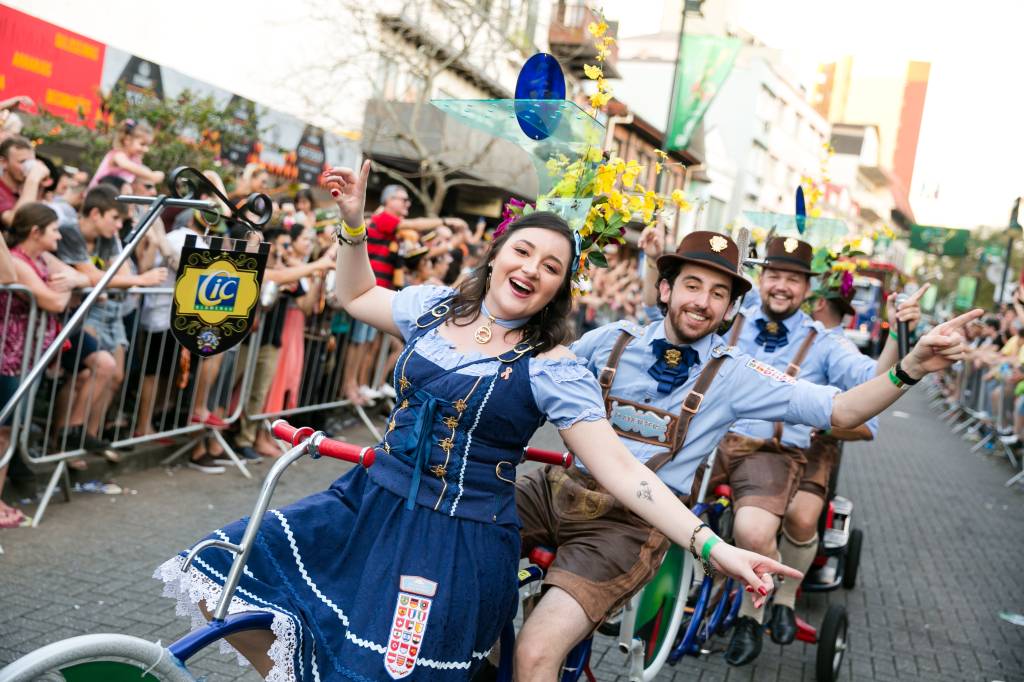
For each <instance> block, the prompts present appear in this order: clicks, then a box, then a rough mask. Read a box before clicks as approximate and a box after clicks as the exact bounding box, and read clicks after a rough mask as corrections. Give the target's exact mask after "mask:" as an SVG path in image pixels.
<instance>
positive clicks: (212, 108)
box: [24, 86, 258, 176]
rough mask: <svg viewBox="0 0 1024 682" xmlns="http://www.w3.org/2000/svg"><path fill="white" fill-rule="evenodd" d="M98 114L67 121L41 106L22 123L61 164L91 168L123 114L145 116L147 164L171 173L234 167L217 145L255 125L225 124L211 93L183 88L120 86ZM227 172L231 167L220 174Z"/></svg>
mask: <svg viewBox="0 0 1024 682" xmlns="http://www.w3.org/2000/svg"><path fill="white" fill-rule="evenodd" d="M101 114H102V115H101V117H100V118H99V119H98V120H97V121H96V126H95V128H92V129H91V128H88V127H86V126H85V119H84V117H83V116H81V114H80V116H79V118H80V121H81V124H80V125H69V124H68V123H67V122H65V121H64V120H63V119H59V118H57V117H55V116H53V115H51V114H49V113H46V112H45V111H43V112H41V113H40V115H38V116H36V117H33V118H32V119H31V120H29V121H27V122H26V125H25V129H24V134H25V135H26V137H28V138H29V139H31V140H33V141H34V142H35V143H36V145H37V146H39V145H45V146H46V147H47V148H48V149H50V150H52V152H51V154H50V155H51V156H53V157H56V160H57V161H59V162H62V163H71V162H73V163H74V164H75V165H79V166H82V167H84V168H86V169H88V170H89V171H94V170H95V169H96V168H97V167H98V166H99V164H100V161H101V160H102V159H103V155H104V154H106V153H107V152H108V151H109V150H110V148H111V146H112V144H113V138H114V130H115V128H116V127H117V124H118V123H119V122H120V121H123V120H124V119H125V118H134V119H135V120H139V121H146V122H148V123H149V124H150V125H151V126H153V131H154V139H153V144H152V146H151V147H150V151H149V153H148V154H147V155H146V158H145V163H146V165H148V166H149V167H150V168H155V169H158V170H163V171H164V172H170V171H171V170H172V169H174V168H176V167H177V166H182V165H186V166H192V167H194V168H198V169H200V170H203V169H207V168H216V169H218V170H220V171H222V172H223V171H225V170H228V171H234V170H237V169H235V168H233V167H232V165H231V164H229V162H228V161H227V159H226V158H223V157H222V156H221V149H222V148H224V147H226V146H228V145H232V144H241V143H243V142H244V141H245V138H247V137H248V138H249V139H252V137H255V136H256V135H257V134H258V133H257V131H256V130H255V129H253V130H245V129H244V127H243V128H241V129H239V128H236V127H234V126H226V125H225V116H224V111H223V106H221V105H218V104H217V102H216V101H214V99H213V97H211V96H209V95H199V94H197V93H194V92H192V91H190V90H184V91H182V93H181V94H180V95H178V96H177V97H176V98H174V99H168V100H160V99H156V98H155V97H141V98H140V97H138V96H132V97H129V95H128V93H127V92H125V90H124V89H123V88H122V87H120V86H118V87H115V88H114V89H113V91H112V92H111V93H110V94H109V95H105V96H104V97H103V98H102V104H101ZM224 174H225V175H227V176H230V175H233V172H229V173H224Z"/></svg>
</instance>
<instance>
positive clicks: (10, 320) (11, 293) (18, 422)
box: [0, 284, 39, 554]
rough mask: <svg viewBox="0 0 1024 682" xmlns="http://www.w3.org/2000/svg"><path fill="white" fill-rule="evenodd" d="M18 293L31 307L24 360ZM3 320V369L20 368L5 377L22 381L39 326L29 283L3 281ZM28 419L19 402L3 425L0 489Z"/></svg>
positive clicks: (0, 316)
mask: <svg viewBox="0 0 1024 682" xmlns="http://www.w3.org/2000/svg"><path fill="white" fill-rule="evenodd" d="M15 297H17V299H18V300H20V301H22V302H24V304H25V305H26V306H27V308H28V311H27V313H26V314H25V315H24V317H25V319H24V336H23V339H22V341H21V344H22V351H21V358H20V360H18V359H17V358H16V357H14V354H15V353H16V352H17V349H16V347H15V346H16V344H17V340H16V339H15V338H14V337H13V336H12V332H13V333H15V334H16V333H19V332H18V331H16V330H18V329H19V328H20V327H21V320H19V319H16V318H18V317H21V316H20V315H19V314H18V312H17V311H15V310H12V308H13V307H15V305H14V304H15V301H16V298H15ZM0 323H2V326H0V358H2V361H3V365H4V367H3V369H4V370H5V371H10V370H13V369H16V371H17V373H15V374H7V375H5V379H4V380H5V381H7V380H8V378H7V377H17V379H18V383H19V385H20V384H21V383H22V382H23V381H24V380H25V377H26V376H27V375H28V371H29V368H30V367H31V363H30V362H29V358H30V357H31V352H30V351H31V349H32V347H33V341H34V339H35V334H36V328H37V327H38V324H39V308H38V306H37V305H36V300H35V297H34V296H33V295H32V292H31V291H29V289H28V287H26V286H24V285H21V284H6V285H0ZM9 354H11V357H8V355H9ZM8 365H11V366H8ZM24 422H25V409H24V406H23V405H18V406H17V408H16V409H15V410H14V412H13V414H11V416H10V424H5V425H3V426H0V491H2V490H3V488H4V485H5V484H6V482H7V477H8V475H9V471H8V467H9V465H10V464H11V461H12V460H13V458H14V455H15V454H16V453H17V450H18V441H19V434H20V432H21V431H22V429H24ZM0 554H3V547H2V546H0Z"/></svg>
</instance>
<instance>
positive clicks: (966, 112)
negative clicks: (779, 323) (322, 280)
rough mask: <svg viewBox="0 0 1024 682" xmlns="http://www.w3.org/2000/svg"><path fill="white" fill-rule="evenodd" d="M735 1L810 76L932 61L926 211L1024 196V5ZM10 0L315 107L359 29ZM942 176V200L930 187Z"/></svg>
mask: <svg viewBox="0 0 1024 682" xmlns="http://www.w3.org/2000/svg"><path fill="white" fill-rule="evenodd" d="M309 1H310V0H303V2H309ZM424 1H426V0H424ZM600 1H601V0H599V2H600ZM726 1H729V2H733V3H735V4H736V6H737V12H738V15H739V16H738V19H737V23H739V24H740V25H742V26H744V27H745V28H746V29H747V30H749V31H750V32H752V33H754V34H755V35H757V36H758V37H759V38H760V39H761V40H762V41H763V42H764V43H766V44H768V45H770V46H772V47H777V48H781V49H783V50H785V56H786V61H787V62H788V63H790V64H791V65H792V66H794V67H796V68H797V70H798V73H801V74H804V76H803V77H804V78H806V79H807V81H808V82H809V81H810V79H811V78H812V77H813V73H814V68H815V66H816V65H817V64H818V63H821V62H825V61H831V60H832V59H834V58H836V57H839V56H842V55H845V54H852V55H853V56H854V57H855V58H856V60H857V62H858V64H859V65H863V64H864V63H865V62H898V61H905V60H907V59H921V60H925V61H930V62H931V63H932V70H931V77H930V81H929V84H928V94H927V99H926V102H925V111H924V121H923V125H922V131H921V139H920V141H919V144H918V153H917V162H916V165H915V177H914V186H913V187H911V188H910V189H911V200H912V202H913V206H914V211H915V214H916V217H917V218H918V221H919V222H922V223H927V224H936V225H949V226H956V227H975V226H977V225H1005V224H1006V221H1007V219H1008V217H1009V211H1010V206H1011V204H1012V202H1013V199H1014V197H1016V196H1018V195H1021V194H1024V165H1022V163H1021V162H1022V161H1024V134H1022V130H1021V125H1020V123H1019V121H1020V120H1022V119H1024V87H1022V82H1021V81H1022V77H1021V74H1022V73H1024V45H1022V42H1024V41H1021V36H1022V34H1024V2H1021V1H1020V0H972V1H971V2H965V1H963V0H961V1H959V2H953V1H951V0H856V1H854V0H706V2H707V3H718V2H726ZM4 2H5V4H8V5H10V6H13V7H16V8H18V9H20V10H22V11H25V12H28V13H30V14H34V15H36V16H40V17H42V18H44V19H46V20H48V21H52V22H54V23H56V24H59V25H63V26H66V27H67V28H69V29H71V30H75V31H78V32H80V33H83V34H85V35H87V36H90V37H93V38H95V39H98V40H102V41H105V42H107V43H108V44H111V45H114V46H116V47H120V48H121V49H124V50H127V51H130V52H134V53H135V54H139V55H142V56H144V57H147V58H149V59H152V60H154V61H158V62H161V63H163V64H167V65H168V66H171V67H173V68H176V69H178V70H180V71H182V72H184V73H186V74H189V75H192V76H195V77H198V78H201V79H204V80H207V81H209V82H211V83H213V84H215V85H219V86H221V87H224V88H227V89H230V90H232V91H234V92H237V93H239V94H242V95H245V96H248V97H251V98H253V99H255V100H257V101H261V102H264V103H266V104H270V105H273V106H275V107H276V108H279V109H281V110H284V111H288V112H289V113H295V114H301V113H303V112H299V111H297V110H296V109H297V107H296V102H294V101H292V97H290V96H289V94H288V91H289V90H292V91H294V88H295V87H299V88H300V89H301V87H302V85H301V83H296V78H295V76H294V69H293V68H290V67H291V66H292V65H293V64H295V63H300V62H301V63H308V62H307V61H306V60H308V59H310V57H311V55H316V54H318V50H319V51H322V50H324V49H326V48H327V46H329V45H331V44H334V43H337V42H341V43H343V42H344V39H345V37H344V36H337V35H325V30H324V27H321V26H304V27H297V26H296V25H295V23H296V22H295V21H294V19H295V17H296V14H295V11H294V10H293V9H288V5H286V4H282V3H280V2H277V1H276V0H248V1H247V2H245V3H242V2H237V1H234V2H212V3H211V2H208V0H178V2H174V3H148V2H140V1H139V0H92V1H91V2H88V3H83V2H81V1H80V0H4ZM601 4H603V6H604V9H605V13H606V15H607V16H608V18H609V19H617V20H618V21H619V22H620V35H621V36H629V35H642V34H645V33H652V32H655V31H657V30H659V26H660V19H661V7H662V0H603V2H601ZM314 58H315V57H314ZM211 65H213V66H212V67H211ZM936 186H937V187H938V188H939V198H938V200H937V201H925V200H924V199H923V198H922V197H920V196H919V193H920V192H921V189H922V187H924V188H929V189H931V190H932V191H934V188H935V187H936Z"/></svg>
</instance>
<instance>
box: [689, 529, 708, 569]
mask: <svg viewBox="0 0 1024 682" xmlns="http://www.w3.org/2000/svg"><path fill="white" fill-rule="evenodd" d="M704 528H707V529H708V530H711V526H709V525H708V524H706V523H702V524H700V525H699V526H697V527H696V528H694V529H693V532H692V533H690V554H692V555H693V558H694V559H696V560H700V555H698V554H697V547H696V544H697V533H699V532H701V530H703V529H704Z"/></svg>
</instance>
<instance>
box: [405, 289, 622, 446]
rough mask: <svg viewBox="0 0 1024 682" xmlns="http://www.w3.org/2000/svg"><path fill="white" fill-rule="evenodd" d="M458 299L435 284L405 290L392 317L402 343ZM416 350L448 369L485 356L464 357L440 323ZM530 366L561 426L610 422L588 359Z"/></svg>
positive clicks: (545, 406) (482, 365)
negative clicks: (429, 315) (422, 321)
mask: <svg viewBox="0 0 1024 682" xmlns="http://www.w3.org/2000/svg"><path fill="white" fill-rule="evenodd" d="M454 295H455V290H454V289H450V288H448V287H437V286H429V285H419V286H411V287H405V288H404V289H402V290H401V291H399V292H398V293H397V294H395V297H394V299H392V302H391V315H392V318H393V319H394V321H395V326H397V327H398V331H399V332H400V333H401V334H402V339H403V340H406V341H407V340H408V339H409V337H411V336H412V334H413V332H415V330H416V321H417V320H418V319H419V318H420V316H421V315H423V314H424V313H426V312H428V311H429V310H430V309H431V308H433V307H434V306H435V305H437V304H438V303H440V302H442V301H444V300H446V299H449V298H451V297H452V296H454ZM413 352H414V353H416V354H417V355H420V356H422V357H424V358H426V359H427V360H429V361H431V362H433V363H434V364H435V365H437V366H438V367H441V368H442V369H445V370H452V369H455V368H456V367H459V366H460V365H464V364H466V363H467V362H472V361H473V360H477V359H479V358H482V357H484V356H483V355H482V354H481V353H477V352H472V351H471V352H468V353H461V352H459V351H458V350H456V348H455V346H454V345H452V344H451V343H450V342H449V341H448V340H447V339H445V338H444V337H443V336H441V333H440V325H439V326H437V327H434V328H433V329H431V330H430V331H428V332H427V333H426V334H424V335H423V338H422V339H421V340H420V341H419V342H417V344H416V347H415V348H414V349H413ZM498 365H499V361H498V360H494V361H493V362H478V363H476V364H473V365H469V366H467V367H462V368H460V369H458V370H457V371H458V372H459V373H461V374H469V375H473V376H486V375H489V374H493V373H494V372H495V371H496V370H497V368H498ZM529 367H530V370H529V371H530V389H531V392H532V393H533V399H534V401H536V403H537V407H538V408H540V411H541V412H542V413H543V414H544V416H545V417H546V418H547V420H548V421H550V422H551V423H552V424H554V425H555V427H556V428H558V429H567V428H569V427H570V426H572V425H573V424H576V423H577V422H581V421H597V420H599V419H604V417H605V410H604V401H603V400H602V398H601V388H600V386H598V384H597V380H596V379H595V378H594V375H593V374H591V373H590V372H589V371H587V368H586V367H584V365H583V363H582V361H580V360H578V359H576V358H559V359H552V358H539V357H533V358H530V361H529ZM538 426H539V425H538Z"/></svg>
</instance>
